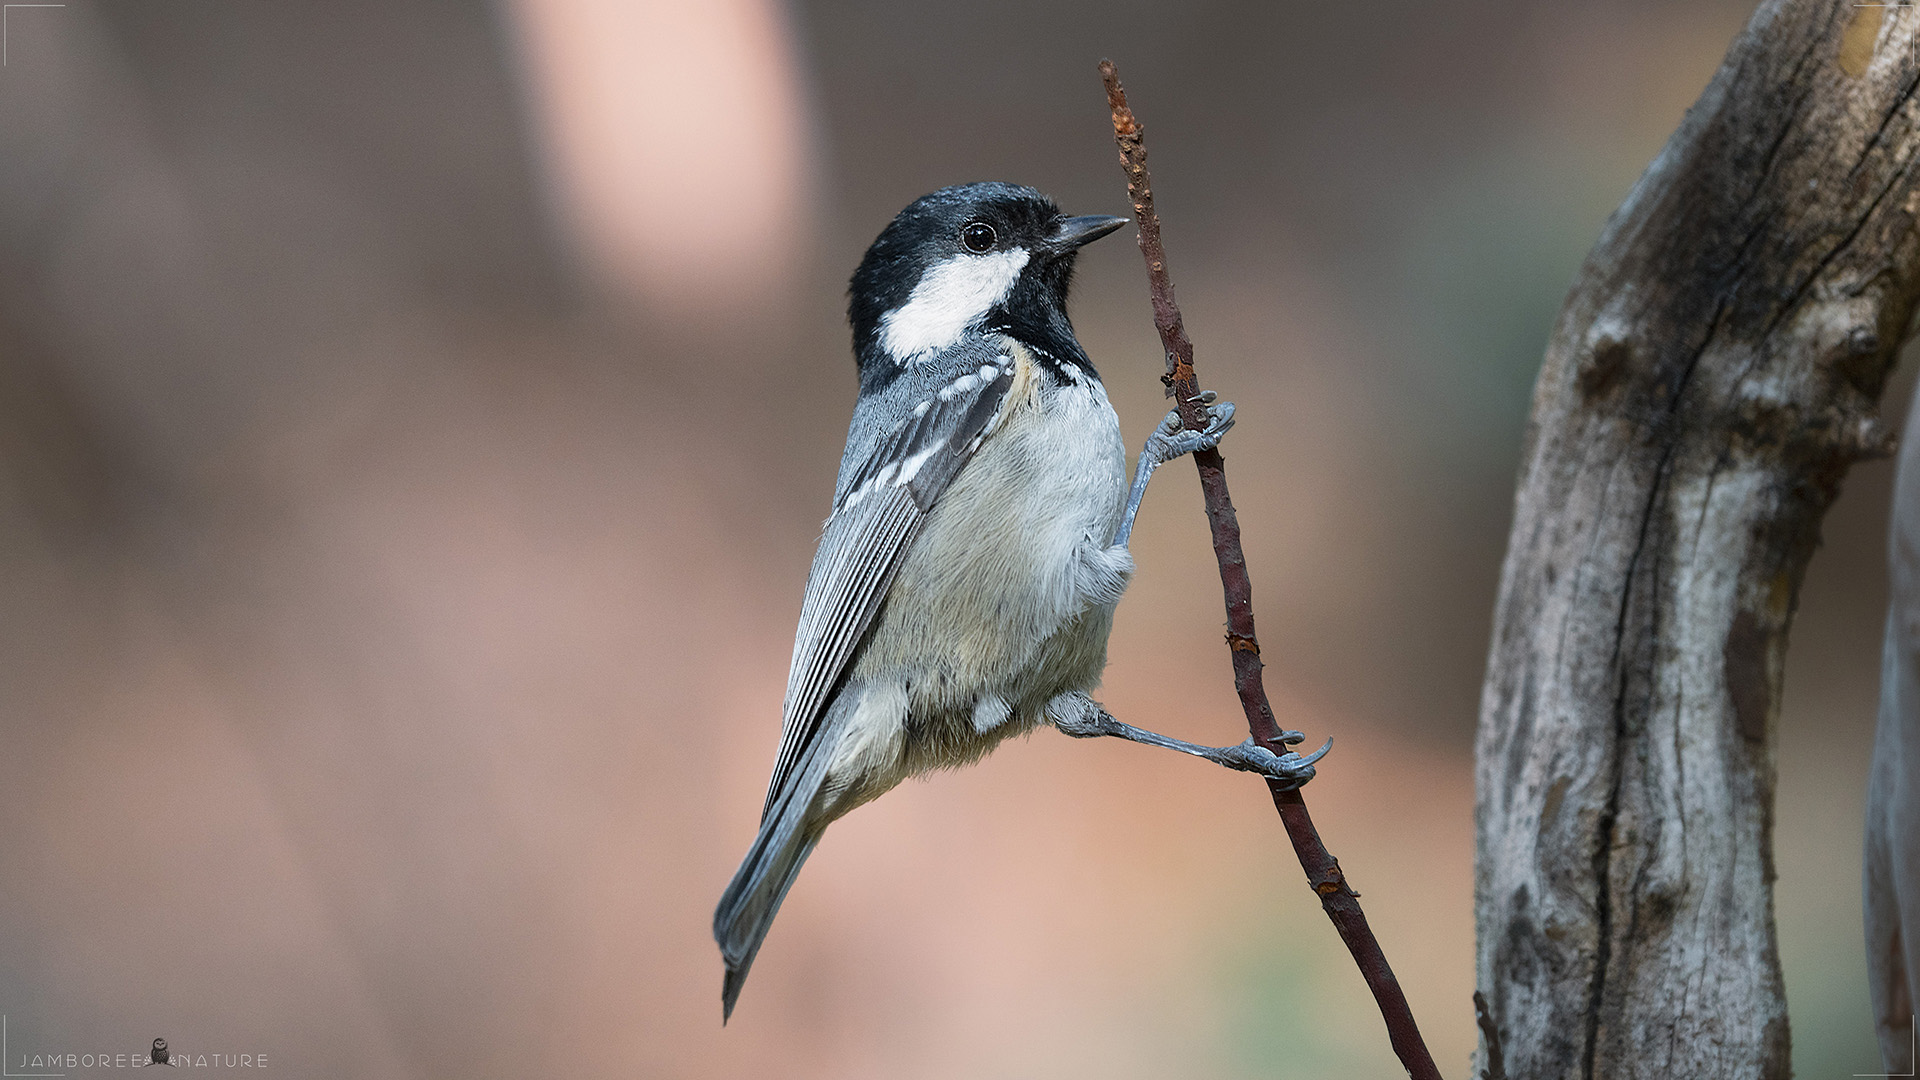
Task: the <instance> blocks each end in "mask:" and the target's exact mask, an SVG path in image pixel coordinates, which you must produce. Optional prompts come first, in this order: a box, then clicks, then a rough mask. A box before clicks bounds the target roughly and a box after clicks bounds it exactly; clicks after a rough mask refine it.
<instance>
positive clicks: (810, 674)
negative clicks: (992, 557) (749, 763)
mask: <svg viewBox="0 0 1920 1080" xmlns="http://www.w3.org/2000/svg"><path fill="white" fill-rule="evenodd" d="M989 368H991V372H989ZM969 378H970V379H971V380H972V381H970V382H969V381H968V379H969ZM1012 385H1013V367H1012V364H1011V362H1007V363H1002V364H998V365H988V366H987V367H983V368H982V369H981V370H980V371H979V372H977V373H975V374H974V375H972V376H970V377H963V378H962V379H961V380H959V381H957V382H955V383H953V384H950V385H949V386H947V387H945V388H943V389H941V390H940V391H938V392H937V393H930V394H929V396H928V397H927V399H926V401H925V402H924V403H922V404H920V405H916V406H915V407H914V409H913V410H912V411H911V412H910V413H909V414H908V415H907V416H906V417H905V418H904V419H903V420H901V421H900V422H899V423H898V424H896V425H895V427H894V428H893V429H892V430H891V431H889V433H888V434H887V435H886V436H885V437H884V438H882V439H881V440H880V443H879V445H878V446H877V447H876V448H875V450H874V452H873V454H872V455H870V456H869V457H868V458H867V459H866V460H865V461H863V462H861V463H860V465H859V466H858V467H857V468H856V469H854V470H853V471H852V472H851V474H850V475H848V476H847V477H846V478H845V479H844V481H843V482H842V484H841V485H840V486H841V489H842V494H841V496H840V498H839V501H838V504H837V505H836V506H835V507H834V511H833V516H832V517H830V518H828V519H827V524H826V529H825V531H824V533H823V534H822V535H821V537H820V548H819V550H818V551H817V552H815V554H814V557H813V572H812V574H811V575H809V576H808V578H807V592H806V597H805V599H804V600H802V601H801V604H800V628H799V630H798V631H797V632H796V633H795V634H794V641H793V667H792V669H791V670H790V671H789V673H788V675H787V698H786V704H785V706H784V707H783V709H782V712H783V713H784V714H785V716H784V719H783V722H782V725H781V731H780V754H779V757H778V758H777V759H776V760H775V763H774V767H773V781H772V783H771V784H769V785H768V787H767V805H766V809H765V810H763V811H762V817H764V816H765V814H766V811H767V810H771V809H772V807H773V804H774V802H775V801H776V800H778V798H779V796H780V793H781V792H782V791H783V790H784V789H785V787H786V785H787V784H788V783H789V781H790V780H791V779H792V776H793V771H794V764H795V762H797V761H799V760H800V757H801V755H802V754H803V753H804V752H805V750H806V748H807V746H808V744H809V743H810V742H811V741H812V740H813V738H814V736H815V734H816V732H817V731H818V729H819V725H820V716H821V714H822V713H823V712H824V711H825V710H826V706H827V705H828V704H829V703H830V702H831V700H832V698H833V693H834V690H835V688H836V687H837V686H838V684H839V681H840V677H841V675H842V674H843V673H844V672H845V671H846V668H847V665H848V663H849V662H851V661H852V659H853V656H854V654H855V652H857V651H858V649H859V646H860V642H861V641H862V639H864V638H865V637H866V633H867V629H868V627H869V626H871V625H872V623H873V617H874V614H875V613H876V612H878V611H879V609H880V603H881V601H882V600H883V599H885V597H886V595H887V586H888V585H890V584H892V583H893V577H894V574H895V573H896V572H897V571H898V570H899V568H900V560H901V559H902V558H904V557H905V555H906V553H907V549H908V548H910V547H912V545H913V540H914V537H915V536H917V535H918V534H919V531H920V525H921V523H922V522H924V521H925V520H926V516H927V513H928V511H930V510H932V509H933V504H934V502H935V501H936V500H937V499H939V497H940V494H941V492H943V491H945V490H946V488H947V485H948V484H950V483H952V482H953V478H954V477H955V476H956V475H958V474H959V472H960V469H961V467H962V466H964V465H965V464H966V463H967V460H968V459H969V458H971V457H972V456H973V453H974V451H975V450H977V449H979V447H980V443H981V442H982V441H983V440H984V439H985V438H986V437H987V435H988V434H989V433H990V432H991V430H992V427H993V424H994V421H995V418H996V417H997V416H998V415H999V413H1000V408H1001V404H1002V403H1003V402H1004V401H1005V400H1006V397H1007V393H1008V391H1009V389H1010V388H1011V387H1012ZM955 387H959V389H958V390H956V389H955Z"/></svg>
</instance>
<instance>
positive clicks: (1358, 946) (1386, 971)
mask: <svg viewBox="0 0 1920 1080" xmlns="http://www.w3.org/2000/svg"><path fill="white" fill-rule="evenodd" d="M1100 77H1101V78H1102V80H1104V81H1105V83H1106V86H1107V104H1108V106H1109V107H1110V108H1111V110H1112V112H1113V134H1114V139H1115V140H1116V141H1117V142H1118V143H1119V145H1120V161H1121V164H1122V165H1123V166H1124V167H1125V169H1126V173H1127V194H1128V195H1129V196H1130V197H1131V198H1132V200H1133V215H1134V218H1135V220H1136V221H1138V222H1139V225H1140V253H1141V254H1142V255H1144V256H1145V257H1146V260H1147V280H1148V285H1149V288H1150V290H1151V292H1152V296H1153V323H1154V326H1155V327H1156V328H1157V329H1158V330H1159V331H1160V342H1161V344H1162V345H1163V346H1165V348H1166V352H1167V373H1166V375H1165V376H1164V377H1163V379H1164V381H1165V382H1166V384H1167V388H1168V389H1169V390H1170V391H1171V392H1172V394H1173V397H1174V400H1175V402H1176V403H1177V405H1178V407H1179V410H1180V418H1181V420H1182V421H1184V422H1185V423H1186V425H1187V426H1188V427H1190V428H1194V429H1196V430H1197V429H1200V428H1203V427H1205V426H1206V423H1207V421H1206V415H1205V407H1204V406H1203V405H1201V404H1200V402H1199V400H1198V399H1199V396H1200V384H1199V380H1198V378H1197V377H1196V376H1195V375H1194V371H1193V343H1192V342H1190V341H1188V340H1187V331H1186V328H1185V327H1184V326H1183V325H1182V324H1181V321H1180V308H1179V306H1178V305H1177V304H1175V303H1174V299H1173V279H1172V278H1171V277H1169V276H1168V274H1167V256H1166V252H1165V250H1164V249H1163V248H1162V247H1161V244H1160V219H1159V217H1158V216H1157V215H1156V214H1155V213H1154V210H1153V188H1152V185H1151V183H1150V182H1149V178H1148V175H1147V148H1146V142H1145V141H1144V132H1143V130H1142V128H1141V126H1140V123H1139V121H1138V120H1136V119H1135V118H1134V115H1133V111H1132V110H1131V109H1130V108H1128V107H1127V95H1126V91H1125V90H1123V89H1121V87H1120V77H1119V75H1118V74H1116V73H1115V71H1114V67H1113V62H1112V61H1110V60H1102V61H1101V62H1100ZM1193 460H1194V464H1195V465H1197V466H1198V467H1199V470H1200V486H1201V489H1202V490H1203V491H1204V492H1205V493H1206V502H1207V519H1208V521H1209V523H1210V524H1211V525H1212V528H1213V553H1214V555H1215V557H1216V558H1217V559H1218V560H1219V563H1220V584H1221V586H1222V588H1224V590H1225V591H1226V600H1227V645H1228V648H1229V650H1230V651H1231V654H1232V657H1233V682H1234V688H1235V690H1237V691H1238V692H1239V695H1240V705H1241V707H1242V708H1243V709H1244V710H1245V711H1246V714H1247V731H1248V732H1249V733H1250V734H1251V735H1252V736H1253V738H1254V740H1255V741H1256V742H1258V743H1259V744H1260V745H1262V746H1265V747H1266V748H1267V749H1269V750H1272V751H1273V752H1274V753H1276V754H1280V753H1285V752H1286V751H1287V749H1288V747H1287V746H1286V745H1285V744H1284V743H1282V742H1281V741H1280V725H1279V724H1278V723H1276V722H1275V720H1274V718H1273V708H1272V706H1270V705H1269V704H1268V703H1267V691H1266V687H1265V685H1264V684H1263V682H1262V680H1261V676H1260V669H1261V667H1262V665H1261V662H1260V642H1259V640H1258V639H1257V638H1256V637H1255V636H1254V627H1253V585H1252V582H1251V581H1250V580H1249V579H1248V577H1247V560H1246V556H1245V555H1244V554H1243V553H1242V552H1241V550H1240V523H1239V520H1238V518H1236V517H1235V515H1234V512H1233V500H1232V499H1230V498H1228V495H1227V473H1226V466H1225V462H1224V461H1222V459H1221V457H1220V453H1219V451H1217V450H1203V451H1201V452H1200V453H1197V454H1195V455H1193ZM1269 786H1270V787H1272V791H1273V805H1274V807H1275V808H1276V809H1277V810H1279V812H1280V820H1281V821H1282V822H1283V823H1284V824H1285V825H1286V829H1287V836H1288V837H1289V838H1291V839H1292V841H1293V850H1294V853H1295V854H1296V855H1297V856H1298V857H1299V859H1300V866H1301V869H1303V870H1305V871H1306V873H1307V881H1308V883H1309V884H1310V885H1311V886H1312V888H1313V891H1314V893H1315V894H1316V895H1318V896H1319V897H1320V906H1321V907H1322V908H1323V909H1324V910H1325V911H1326V913H1327V917H1328V918H1329V919H1331V920H1333V925H1334V927H1335V928H1336V929H1337V930H1338V931H1339V933H1340V939H1341V940H1342V941H1344V942H1346V944H1347V949H1348V951H1350V952H1352V953H1353V960H1354V963H1355V964H1357V965H1358V966H1359V968H1360V974H1361V975H1362V976H1363V977H1364V978H1365V979H1366V981H1367V988H1368V989H1369V990H1371V991H1373V997H1374V1000H1375V1001H1376V1002H1378V1003H1379V1005H1380V1015H1381V1016H1382V1017H1383V1018H1385V1020H1386V1023H1387V1033H1388V1037H1389V1039H1390V1040H1391V1041H1392V1043H1393V1051H1394V1053H1396V1054H1398V1055H1399V1056H1400V1062H1401V1064H1403V1065H1405V1066H1406V1069H1407V1073H1408V1075H1410V1076H1412V1077H1414V1078H1415V1080H1439V1076H1440V1072H1439V1070H1438V1069H1436V1068H1435V1067H1434V1064H1433V1056H1432V1055H1431V1054H1429V1053H1428V1052H1427V1046H1426V1043H1425V1042H1424V1041H1422V1040H1421V1038H1420V1029H1419V1028H1418V1027H1417V1026H1416V1025H1415V1024H1414V1021H1413V1012H1412V1010H1411V1009H1409V1008H1408V1007H1407V999H1406V995H1405V994H1403V993H1402V992H1401V990H1400V983H1399V981H1398V980H1396V979H1395V978H1394V977H1393V969H1392V968H1391V967H1389V966H1388V964H1387V958H1386V955H1385V954H1384V953H1382V952H1381V951H1380V943H1379V942H1377V941H1375V940H1374V937H1373V931H1372V930H1370V929H1369V928H1368V927H1367V916H1366V913H1365V912H1363V911H1361V910H1360V900H1359V894H1357V893H1355V892H1354V891H1353V890H1352V889H1351V888H1349V887H1348V886H1347V881H1346V878H1345V876H1344V875H1342V874H1341V872H1340V862H1339V860H1337V859H1335V858H1334V857H1333V856H1332V855H1330V854H1328V852H1327V849H1326V846H1325V845H1323V844H1322V843H1321V842H1320V835H1319V833H1318V832H1316V831H1315V830H1314V827H1313V819H1312V818H1311V817H1309V816H1308V815H1307V804H1306V803H1305V802H1304V801H1302V799H1301V798H1300V792H1299V791H1298V790H1293V791H1287V790H1282V789H1281V788H1280V787H1278V786H1277V785H1273V784H1272V782H1271V781H1270V782H1269Z"/></svg>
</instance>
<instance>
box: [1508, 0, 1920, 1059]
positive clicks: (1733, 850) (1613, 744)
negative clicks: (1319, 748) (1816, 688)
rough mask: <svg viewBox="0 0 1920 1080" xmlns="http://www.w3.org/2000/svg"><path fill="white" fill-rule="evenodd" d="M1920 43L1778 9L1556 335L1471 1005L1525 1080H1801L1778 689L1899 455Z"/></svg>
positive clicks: (1901, 15) (1520, 540)
mask: <svg viewBox="0 0 1920 1080" xmlns="http://www.w3.org/2000/svg"><path fill="white" fill-rule="evenodd" d="M1916 29H1920V12H1916V11H1914V10H1913V9H1911V8H1899V7H1891V6H1857V5H1856V3H1855V0H1768V2H1766V3H1763V4H1762V5H1761V7H1760V10H1759V11H1758V12H1757V13H1755V15H1754V17H1753V19H1752V21H1751V22H1750V23H1749V24H1748V26H1747V28H1746V30H1745V31H1744V32H1743V33H1742V34H1741V35H1740V37H1739V38H1738V39H1737V40H1736V41H1735V42H1734V44H1733V46H1732V49H1731V50H1730V51H1729V52H1728V54H1727V57H1726V60H1725V61H1724V62H1723V64H1722V65H1721V67H1720V70H1719V72H1718V73H1717V74H1716V75H1715V76H1714V78H1713V81H1712V82H1711V83H1710V84H1709V85H1708V87H1707V89H1706V91H1705V92H1704V93H1703V94H1702V95H1701V97H1700V100H1699V101H1698V102H1696V103H1695V105H1694V106H1693V108H1692V110H1691V111H1690V112H1689V113H1688V114H1687V117H1686V119H1685V120H1684V121H1683V122H1682V123H1681V125H1680V128H1679V130H1678V131H1676V132H1675V133H1674V135H1673V137H1672V138H1671V139H1670V140H1669V141H1668V142H1667V145H1666V147H1665V148H1664V149H1663V150H1662V151H1661V153H1660V155H1659V156H1658V157H1657V158H1656V159H1655V160H1654V162H1653V164H1652V165H1651V166H1649V167H1648V169H1647V171H1646V174H1645V175H1644V176H1642V177H1641V179H1640V181H1639V183H1638V184H1636V185H1635V187H1634V189H1633V191H1632V193H1631V194H1630V195H1629V196H1628V197H1627V200H1626V202H1625V203H1624V204H1622V205H1621V207H1620V208H1619V209H1618V210H1617V211H1615V213H1614V215H1613V217H1612V218H1611V219H1610V220H1609V221H1608V223H1607V225H1606V228H1605V230H1604V232H1603V233H1602V235H1601V237H1600V239H1599V242H1598V243H1596V244H1595V246H1594V248H1593V251H1592V252H1591V253H1590V254H1589V255H1588V257H1587V261H1586V263H1585V265H1584V266H1583V267H1582V269H1581V271H1580V273H1579V276H1578V278H1577V279H1576V281H1575V282H1574V285H1573V289H1572V291H1571V293H1570V294H1569V295H1568V298H1567V302H1566V306H1565V308H1564V309H1563V310H1562V311H1561V313H1560V317H1559V320H1558V322H1557V324H1556V325H1555V328H1554V332H1553V337H1552V340H1551V341H1550V343H1549V345H1548V348H1547V354H1546V361H1545V365H1544V366H1543V368H1542V369H1541V372H1540V377H1539V382H1538V384H1537V385H1536V386H1535V389H1534V397H1533V412H1532V419H1531V421H1530V424H1529V427H1528V433H1527V443H1526V449H1525V455H1524V461H1523V464H1522V468H1521V473H1520V479H1519V486H1518V492H1517V495H1516V502H1515V512H1514V522H1513V532H1512V535H1511V537H1510V539H1509V541H1508V550H1507V558H1506V564H1505V567H1504V570H1503V572H1502V579H1501V585H1500V596H1499V601H1498V606H1497V608H1496V612H1495V623H1494V634H1493V643H1492V646H1491V650H1490V655H1489V658H1488V665H1487V677H1486V684H1485V687H1484V691H1483V696H1482V698H1481V706H1480V730H1479V739H1478V745H1477V756H1478V766H1477V769H1478V785H1479V801H1478V806H1477V810H1476V819H1477V828H1478V837H1477V840H1478V845H1477V870H1476V880H1475V911H1476V928H1477V932H1478V964H1477V982H1478V985H1479V986H1480V987H1481V989H1482V990H1484V991H1485V992H1486V993H1487V996H1488V998H1489V999H1490V1002H1491V1011H1492V1018H1493V1023H1494V1025H1495V1026H1496V1027H1497V1029H1498V1030H1499V1032H1500V1035H1501V1037H1502V1039H1503V1041H1504V1051H1505V1053H1504V1057H1505V1066H1506V1070H1507V1072H1508V1074H1509V1075H1510V1076H1512V1077H1514V1078H1516V1080H1518V1078H1521V1077H1526V1078H1536V1077H1537V1078H1546V1077H1580V1078H1589V1077H1604V1078H1608V1080H1614V1078H1626V1077H1674V1078H1684V1080H1704V1078H1708V1077H1713V1078H1723V1077H1786V1076H1787V1075H1788V1071H1789V1067H1788V1031H1787V1012H1786V1000H1785V996H1784V993H1783V991H1782V987H1781V980H1780V962H1779V957H1778V953H1777V951H1776V948H1775V942H1774V927H1773V888H1772V886H1773V878H1774V872H1773V851H1772V832H1773V828H1772V826H1773V813H1774V805H1773V793H1774V776H1775V770H1776V767H1777V763H1776V760H1775V747H1776V745H1777V743H1776V740H1775V732H1774V726H1775V723H1776V718H1777V717H1778V715H1779V698H1780V674H1781V667H1782V659H1783V657H1784V654H1785V650H1786V643H1787V630H1788V627H1789V625H1790V624H1791V622H1792V618H1793V611H1794V605H1795V602H1796V595H1797V592H1798V589H1799V586H1800V581H1801V578H1802V575H1803V573H1804V571H1805V570H1806V566H1807V561H1808V559H1809V557H1810V556H1811V555H1812V553H1813V549H1814V547H1815V545H1816V544H1817V543H1818V540H1819V530H1820V521H1821V518H1822V517H1823V516H1824V514H1825V513H1826V510H1827V507H1828V506H1829V505H1830V504H1831V503H1832V501H1833V499H1834V497H1835V495H1836V494H1837V493H1838V491H1839V488H1840V482H1841V479H1842V478H1843V477H1844V476H1845V474H1846V471H1847V469H1848V467H1849V466H1850V465H1852V463H1853V462H1855V461H1858V460H1860V459H1861V458H1863V457H1867V456H1872V455H1877V454H1884V453H1886V452H1887V450H1888V446H1887V442H1888V440H1887V436H1886V435H1885V434H1884V430H1883V428H1882V427H1881V425H1880V421H1879V412H1878V400H1879V397H1880V392H1881V388H1882V386H1883V385H1884V382H1885V379H1886V376H1887V374H1888V371H1889V369H1890V367H1891V365H1892V363H1893V359H1894V355H1895V353H1896V351H1897V349H1898V347H1899V345H1900V343H1901V342H1902V340H1903V339H1904V338H1905V336H1906V330H1907V326H1908V321H1909V317H1910V316H1911V314H1912V312H1913V308H1914V300H1915V295H1916V290H1917V289H1920V278H1917V277H1916V270H1917V269H1920V266H1917V263H1920V233H1917V232H1916V230H1915V228H1914V223H1915V215H1916V211H1920V188H1917V187H1916V180H1920V176H1917V175H1916V171H1915V155H1916V151H1920V138H1916V122H1917V121H1920V104H1916V102H1915V99H1914V92H1915V87H1916V82H1917V81H1920V64H1916V63H1915V62H1914V56H1913V52H1912V49H1911V36H1912V35H1913V34H1914V33H1915V32H1916ZM1787 767H1789V768H1791V767H1792V763H1791V762H1789V763H1787ZM1845 884H1846V892H1847V894H1848V896H1849V897H1850V896H1851V892H1852V883H1851V882H1849V883H1845ZM1482 1057H1483V1058H1484V1051H1483V1054H1482Z"/></svg>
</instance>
